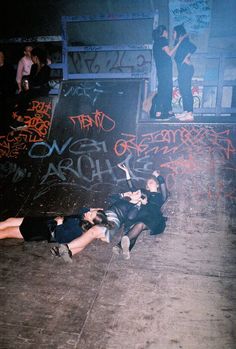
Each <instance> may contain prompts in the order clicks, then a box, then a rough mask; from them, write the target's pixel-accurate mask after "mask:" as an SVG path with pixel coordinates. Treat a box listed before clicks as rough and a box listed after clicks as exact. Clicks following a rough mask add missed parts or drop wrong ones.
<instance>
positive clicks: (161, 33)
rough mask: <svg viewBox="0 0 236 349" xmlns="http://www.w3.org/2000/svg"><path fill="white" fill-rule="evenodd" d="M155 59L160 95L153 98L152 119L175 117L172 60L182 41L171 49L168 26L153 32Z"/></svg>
mask: <svg viewBox="0 0 236 349" xmlns="http://www.w3.org/2000/svg"><path fill="white" fill-rule="evenodd" d="M153 40H154V43H153V58H154V60H155V64H156V71H157V79H158V93H157V94H156V95H155V96H154V97H153V100H152V107H151V110H150V117H151V118H159V119H165V118H168V117H170V116H173V115H174V114H173V112H172V104H171V102H172V90H173V77H172V59H171V57H172V56H173V55H174V53H175V52H176V50H177V48H178V47H179V45H180V43H181V41H178V42H177V43H176V45H175V47H174V48H173V49H170V48H169V42H168V31H167V28H166V26H164V25H159V26H158V27H157V28H156V29H155V30H154V31H153Z"/></svg>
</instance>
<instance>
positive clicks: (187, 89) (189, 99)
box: [173, 24, 197, 121]
mask: <svg viewBox="0 0 236 349" xmlns="http://www.w3.org/2000/svg"><path fill="white" fill-rule="evenodd" d="M173 37H174V40H175V43H176V44H177V43H179V42H180V41H181V43H180V45H179V47H178V49H177V51H176V54H175V62H176V64H177V70H178V83H179V91H180V94H181V96H182V100H183V110H184V111H183V113H181V114H177V115H176V117H177V118H178V119H179V120H181V121H193V95H192V77H193V74H194V68H193V65H192V63H191V60H190V57H191V55H192V54H193V53H194V52H195V51H196V49H197V48H196V46H195V45H194V44H193V43H192V42H191V41H190V40H189V37H188V35H187V33H186V30H185V28H184V26H183V25H182V24H181V25H177V26H175V27H174V32H173Z"/></svg>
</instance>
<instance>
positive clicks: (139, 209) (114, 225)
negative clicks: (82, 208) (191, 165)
mask: <svg viewBox="0 0 236 349" xmlns="http://www.w3.org/2000/svg"><path fill="white" fill-rule="evenodd" d="M118 167H119V168H121V169H123V170H124V171H125V172H126V180H127V182H128V183H129V187H130V188H131V189H133V186H132V182H131V178H130V174H129V171H128V169H127V168H126V167H125V166H124V165H118ZM157 178H158V179H157ZM159 187H160V189H159ZM125 195H126V197H128V196H130V199H131V202H129V203H128V202H127V201H126V200H125V199H119V200H117V201H115V202H114V203H113V204H112V205H111V206H110V207H109V208H108V210H105V211H104V212H103V213H102V215H103V217H102V216H100V219H101V221H100V224H99V225H97V224H96V223H95V220H96V221H98V217H97V213H96V212H95V211H93V212H92V213H85V214H84V217H83V218H84V221H85V222H86V223H85V224H84V230H86V232H85V233H84V234H83V235H82V236H81V237H79V238H77V239H75V240H73V241H71V242H70V243H69V244H64V245H63V244H61V245H59V246H55V247H53V248H52V249H51V253H52V254H53V255H54V256H58V257H62V258H63V259H64V260H65V261H66V262H72V256H73V255H75V254H77V253H79V252H81V251H82V250H83V249H84V248H85V247H86V246H87V245H89V244H90V243H91V242H92V241H93V240H95V239H100V240H102V241H106V242H110V240H111V239H112V238H113V237H114V235H115V234H116V233H117V232H118V231H119V230H120V228H121V225H122V224H124V225H125V227H126V235H125V236H124V237H123V239H122V241H121V242H120V244H118V246H117V248H116V250H118V251H119V250H122V252H123V256H124V258H125V259H129V256H130V255H129V251H130V250H131V249H132V248H133V246H134V244H135V242H136V240H137V238H138V236H139V235H140V234H141V232H142V231H143V230H146V229H149V230H150V231H151V234H158V233H161V232H163V231H164V229H165V218H164V217H163V215H162V213H161V210H160V209H161V206H162V205H163V203H164V202H165V201H166V199H167V189H166V185H165V181H164V179H163V177H161V176H160V174H159V173H158V172H157V171H154V173H153V176H152V177H151V178H149V179H148V180H147V183H146V194H145V193H144V192H143V191H142V190H140V189H139V190H136V191H135V192H129V193H126V194H125ZM121 196H122V194H121ZM131 203H132V204H134V207H133V208H132V207H130V206H129V205H130V204H131ZM146 205H147V206H146ZM128 207H129V208H128ZM153 217H156V219H155V220H153ZM130 227H132V228H131V229H130ZM130 239H131V242H130Z"/></svg>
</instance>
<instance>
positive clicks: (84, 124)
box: [69, 110, 116, 132]
mask: <svg viewBox="0 0 236 349" xmlns="http://www.w3.org/2000/svg"><path fill="white" fill-rule="evenodd" d="M92 114H93V115H92V116H91V115H85V114H81V115H76V116H69V119H70V120H71V121H72V123H73V124H74V125H75V124H76V123H77V122H79V124H80V128H81V130H88V129H90V128H92V127H94V126H95V127H96V128H97V129H99V130H102V131H105V132H110V131H112V130H114V128H115V125H116V123H115V121H114V120H113V119H112V118H111V117H110V116H109V115H106V114H105V113H104V112H102V111H99V110H96V112H94V113H92Z"/></svg>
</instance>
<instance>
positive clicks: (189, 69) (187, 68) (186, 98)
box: [178, 64, 194, 112]
mask: <svg viewBox="0 0 236 349" xmlns="http://www.w3.org/2000/svg"><path fill="white" fill-rule="evenodd" d="M193 72H194V70H193V66H192V65H187V64H184V65H183V66H182V67H181V69H180V72H179V78H178V82H179V91H180V94H181V96H182V99H183V110H184V111H187V112H192V111H193V95H192V90H191V88H192V77H193Z"/></svg>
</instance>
